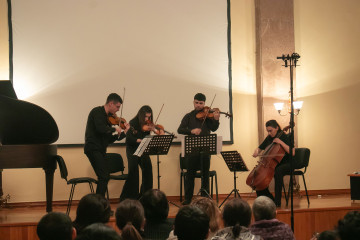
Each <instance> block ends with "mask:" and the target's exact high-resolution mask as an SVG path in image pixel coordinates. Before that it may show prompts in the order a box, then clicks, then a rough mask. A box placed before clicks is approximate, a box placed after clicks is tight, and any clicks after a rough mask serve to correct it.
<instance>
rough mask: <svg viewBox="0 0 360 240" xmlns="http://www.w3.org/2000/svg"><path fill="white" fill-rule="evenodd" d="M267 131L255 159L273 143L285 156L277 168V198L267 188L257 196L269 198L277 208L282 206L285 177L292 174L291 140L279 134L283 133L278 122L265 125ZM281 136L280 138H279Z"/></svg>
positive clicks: (272, 121)
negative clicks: (282, 150)
mask: <svg viewBox="0 0 360 240" xmlns="http://www.w3.org/2000/svg"><path fill="white" fill-rule="evenodd" d="M265 127H266V131H267V132H268V136H267V137H266V138H265V140H264V141H263V142H262V143H261V144H260V145H259V147H257V148H256V149H255V151H254V153H253V157H254V158H256V157H257V156H259V154H260V152H261V151H263V150H264V149H265V148H266V147H267V146H269V145H270V144H271V143H273V142H274V143H278V144H280V145H281V147H282V148H283V149H284V150H285V155H284V157H283V158H282V160H281V161H280V163H279V164H278V165H277V166H276V167H275V174H274V179H275V198H274V197H273V195H272V194H271V193H270V191H269V188H268V187H267V188H266V189H264V190H261V191H256V194H257V196H267V197H269V198H271V199H272V200H273V201H274V202H275V204H276V206H277V207H280V206H281V189H282V185H283V177H284V175H285V174H289V173H290V162H289V144H290V140H289V138H288V135H286V134H281V135H280V134H279V133H280V132H281V127H280V125H279V124H278V122H277V121H276V120H269V121H267V122H266V124H265ZM278 135H280V137H277V136H278Z"/></svg>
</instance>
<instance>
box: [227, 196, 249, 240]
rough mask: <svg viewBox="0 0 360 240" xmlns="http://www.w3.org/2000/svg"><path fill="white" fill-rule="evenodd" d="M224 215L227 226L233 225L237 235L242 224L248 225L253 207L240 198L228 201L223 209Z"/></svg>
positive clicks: (234, 232)
mask: <svg viewBox="0 0 360 240" xmlns="http://www.w3.org/2000/svg"><path fill="white" fill-rule="evenodd" d="M222 217H223V220H224V225H225V226H226V227H233V234H234V236H235V237H237V236H238V235H239V233H240V230H241V226H244V227H248V226H249V225H250V221H251V208H250V206H249V204H248V203H247V202H245V201H244V200H242V199H240V198H233V199H231V200H230V201H228V202H227V203H226V204H225V206H224V208H223V210H222Z"/></svg>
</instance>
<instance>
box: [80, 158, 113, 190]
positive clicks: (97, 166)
mask: <svg viewBox="0 0 360 240" xmlns="http://www.w3.org/2000/svg"><path fill="white" fill-rule="evenodd" d="M86 156H87V157H88V158H89V161H90V163H91V166H92V167H93V169H94V171H95V173H96V176H97V177H98V184H97V187H96V193H97V194H100V195H102V196H104V197H105V193H106V190H107V184H108V182H109V178H110V173H109V163H108V161H107V159H106V158H105V153H102V152H99V151H90V152H87V153H86Z"/></svg>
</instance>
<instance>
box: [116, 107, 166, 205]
mask: <svg viewBox="0 0 360 240" xmlns="http://www.w3.org/2000/svg"><path fill="white" fill-rule="evenodd" d="M152 120H153V112H152V109H151V107H150V106H147V105H145V106H142V107H141V108H140V109H139V111H138V113H137V114H136V116H135V117H134V118H133V119H131V120H130V122H129V123H130V125H131V126H132V129H133V131H131V130H129V131H128V132H127V134H126V156H127V159H128V169H129V172H128V178H127V180H126V182H125V185H124V187H123V190H122V193H121V196H120V201H123V200H125V199H127V198H131V199H138V198H139V166H140V168H141V172H142V183H141V188H140V196H141V195H142V194H143V193H145V192H146V191H147V190H149V189H152V187H153V175H152V165H151V160H150V157H149V156H148V155H143V156H141V157H137V156H134V155H133V154H134V153H135V151H136V149H137V147H138V146H139V144H140V142H141V141H142V139H143V138H144V137H145V136H147V135H150V132H151V130H152V129H151V127H146V128H145V127H144V126H145V125H148V123H149V122H152ZM159 134H164V132H163V131H161V130H160V132H159Z"/></svg>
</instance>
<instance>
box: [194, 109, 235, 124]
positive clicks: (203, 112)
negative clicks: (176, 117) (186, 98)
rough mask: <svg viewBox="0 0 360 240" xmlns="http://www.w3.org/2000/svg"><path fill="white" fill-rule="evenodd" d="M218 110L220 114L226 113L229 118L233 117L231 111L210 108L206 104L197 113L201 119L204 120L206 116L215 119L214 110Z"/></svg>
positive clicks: (197, 116)
mask: <svg viewBox="0 0 360 240" xmlns="http://www.w3.org/2000/svg"><path fill="white" fill-rule="evenodd" d="M216 111H218V112H219V113H220V114H225V116H226V117H228V118H230V117H232V114H231V113H225V112H221V111H220V110H219V108H210V107H208V106H205V107H204V108H203V109H202V110H201V111H200V112H198V113H197V114H196V118H197V119H199V120H201V121H204V120H205V119H206V118H209V119H214V112H216Z"/></svg>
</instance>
